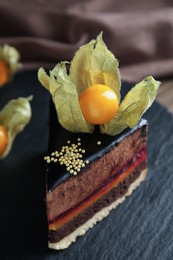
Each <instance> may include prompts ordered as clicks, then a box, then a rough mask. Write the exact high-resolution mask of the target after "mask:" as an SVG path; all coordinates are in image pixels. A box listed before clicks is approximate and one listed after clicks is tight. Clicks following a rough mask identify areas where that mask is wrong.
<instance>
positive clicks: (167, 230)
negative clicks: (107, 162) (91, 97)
mask: <svg viewBox="0 0 173 260" xmlns="http://www.w3.org/2000/svg"><path fill="white" fill-rule="evenodd" d="M124 87H125V88H128V87H129V85H127V84H126V85H124ZM31 94H33V95H34V100H33V101H32V110H33V117H32V120H31V122H30V124H29V125H28V126H27V127H26V129H25V131H23V132H22V133H21V134H20V135H19V136H18V137H17V138H16V140H15V143H14V146H13V149H12V151H11V153H10V155H9V156H8V157H7V158H6V159H4V160H3V161H0V206H1V209H0V259H3V260H6V259H18V260H20V259H26V260H27V259H32V260H36V259H42V260H44V259H49V260H54V259H58V260H61V259H63V260H65V259H68V260H69V259H75V260H78V259H80V260H87V259H89V260H96V259H99V260H108V259H109V260H112V259H115V260H116V259H117V260H130V259H131V260H135V259H136V260H139V259H147V260H148V259H149V260H150V259H160V260H163V259H164V260H166V259H173V199H172V190H173V174H172V168H173V153H172V150H173V116H172V114H170V113H169V112H168V111H167V110H166V109H165V108H164V107H162V106H161V105H160V104H158V103H157V102H155V103H154V104H153V106H152V108H150V110H149V111H148V112H147V113H146V115H145V118H147V119H148V120H149V139H148V163H149V175H148V177H147V179H146V181H145V182H144V183H143V184H142V185H141V186H140V187H139V188H138V189H137V190H136V191H135V192H134V193H133V194H132V196H131V197H129V198H128V199H126V201H125V202H124V203H123V204H121V205H120V206H119V207H118V208H117V209H115V210H113V211H112V212H111V214H110V215H109V216H108V217H107V218H106V219H104V220H103V221H102V222H100V223H98V224H97V225H96V226H95V227H94V228H93V229H91V230H89V231H88V232H87V234H86V235H85V236H83V237H81V238H79V239H78V240H77V242H76V243H75V244H72V245H71V246H70V247H69V248H68V249H66V250H64V251H60V252H58V251H54V250H50V249H48V248H47V222H46V209H45V164H44V162H43V156H44V154H45V153H46V150H47V139H48V113H49V111H48V103H49V98H50V97H49V94H48V92H47V91H46V90H44V89H43V88H42V87H41V86H40V84H39V82H38V80H37V75H36V72H35V71H30V72H25V73H19V74H18V75H16V77H15V79H14V80H13V81H12V82H11V83H10V84H9V85H8V86H6V87H5V88H1V89H0V108H2V107H3V106H4V105H5V104H6V102H7V101H8V100H10V99H11V98H16V97H19V96H25V97H26V96H29V95H31Z"/></svg>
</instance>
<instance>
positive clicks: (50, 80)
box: [38, 62, 94, 133]
mask: <svg viewBox="0 0 173 260" xmlns="http://www.w3.org/2000/svg"><path fill="white" fill-rule="evenodd" d="M65 64H66V62H62V63H59V64H57V65H56V67H55V68H54V69H53V70H52V71H50V77H49V76H48V75H47V74H46V72H45V71H44V69H43V68H41V69H39V71H38V78H39V80H40V82H41V83H42V84H43V86H45V88H46V89H48V90H49V91H50V93H51V95H52V100H53V102H54V104H55V108H56V111H57V115H58V121H59V123H60V124H61V125H62V126H63V127H64V128H65V129H67V130H68V131H71V132H86V133H91V132H92V131H93V129H94V126H93V125H90V124H88V123H87V122H86V121H85V119H84V117H83V115H82V112H81V109H80V105H79V99H78V93H77V91H76V87H75V85H74V84H73V83H72V82H71V80H70V78H69V76H68V75H67V72H66V66H65Z"/></svg>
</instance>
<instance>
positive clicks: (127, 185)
mask: <svg viewBox="0 0 173 260" xmlns="http://www.w3.org/2000/svg"><path fill="white" fill-rule="evenodd" d="M146 174H147V169H146V161H143V162H141V163H140V165H138V167H137V168H136V169H135V170H134V171H132V172H131V173H130V174H129V175H128V177H126V178H125V179H124V180H122V181H121V182H120V183H119V184H118V185H117V186H116V187H114V188H113V189H111V191H109V192H108V193H107V194H105V195H104V196H103V197H102V198H101V199H99V200H97V201H96V202H95V203H93V204H92V206H91V207H88V208H86V209H85V210H84V211H83V212H82V213H81V214H79V215H78V216H76V217H75V218H73V219H72V220H71V221H69V222H68V223H66V224H65V225H64V226H62V227H61V228H59V229H58V230H54V231H53V230H50V231H49V247H50V248H54V249H64V248H67V247H68V246H69V245H70V244H71V243H72V242H74V241H75V240H76V238H77V237H78V236H81V235H84V234H85V232H86V231H87V230H88V229H89V228H91V227H93V225H94V224H96V223H97V222H98V221H100V220H102V219H103V218H104V217H106V216H107V215H108V214H109V212H110V210H112V209H114V208H115V207H116V206H117V205H119V204H120V203H121V202H123V200H124V199H125V197H126V196H128V195H130V194H131V193H132V191H133V190H134V189H135V188H136V187H137V186H138V185H139V184H140V183H141V182H142V181H143V180H144V179H145V177H146Z"/></svg>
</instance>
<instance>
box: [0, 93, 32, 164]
mask: <svg viewBox="0 0 173 260" xmlns="http://www.w3.org/2000/svg"><path fill="white" fill-rule="evenodd" d="M32 98H33V97H32V96H30V97H28V98H18V99H12V100H10V101H9V102H8V103H7V104H6V105H5V106H4V108H3V109H2V110H1V111H0V125H3V126H4V127H5V128H6V129H7V131H8V145H7V148H6V150H5V152H4V153H3V154H2V156H1V157H0V159H2V158H4V157H5V156H7V155H8V154H9V152H10V150H11V147H12V145H13V142H14V139H15V138H16V136H17V135H18V134H19V133H20V132H21V131H22V130H23V129H24V127H25V126H26V125H27V124H28V123H29V121H30V119H31V115H32V112H31V106H30V101H31V100H32Z"/></svg>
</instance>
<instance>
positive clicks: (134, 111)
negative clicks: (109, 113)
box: [100, 76, 160, 135]
mask: <svg viewBox="0 0 173 260" xmlns="http://www.w3.org/2000/svg"><path fill="white" fill-rule="evenodd" d="M159 86H160V82H159V81H156V80H155V79H154V78H153V77H152V76H149V77H147V78H145V79H143V80H142V81H141V82H139V83H138V84H136V85H135V87H133V88H132V89H131V90H130V91H129V92H128V93H127V95H126V96H125V98H124V99H123V101H122V103H121V104H120V107H119V110H118V113H117V114H116V116H115V117H114V118H113V119H112V120H111V121H110V122H109V123H107V124H105V125H101V126H100V129H101V132H102V133H106V134H109V135H117V134H119V133H121V132H122V131H123V130H124V129H125V128H127V127H130V128H133V127H134V126H135V125H137V124H138V122H139V120H140V118H141V117H142V115H143V114H144V113H145V111H146V110H147V109H148V108H149V107H150V106H151V105H152V103H153V101H154V99H155V96H156V94H157V90H158V88H159Z"/></svg>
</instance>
